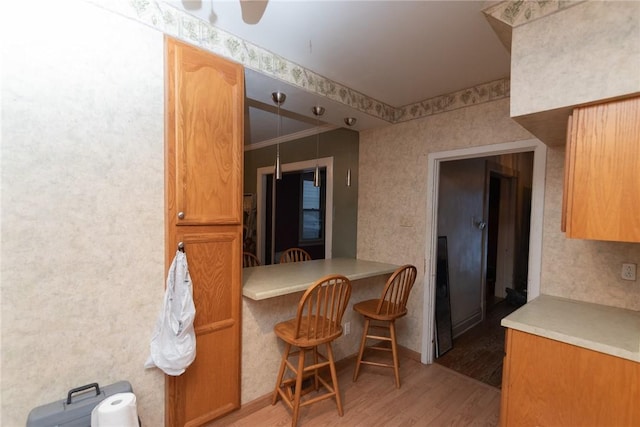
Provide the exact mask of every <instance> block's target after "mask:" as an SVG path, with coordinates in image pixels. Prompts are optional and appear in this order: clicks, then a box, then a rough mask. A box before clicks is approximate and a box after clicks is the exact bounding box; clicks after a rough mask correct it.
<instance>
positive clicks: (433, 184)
mask: <svg viewBox="0 0 640 427" xmlns="http://www.w3.org/2000/svg"><path fill="white" fill-rule="evenodd" d="M546 150H547V147H546V146H545V145H544V144H543V143H542V142H540V141H538V140H536V139H531V140H524V141H514V142H509V143H503V144H494V145H488V146H479V147H471V148H464V149H459V150H452V151H446V152H438V153H431V154H429V156H428V165H427V167H428V170H429V174H428V177H427V190H428V194H427V218H426V223H427V224H428V225H427V230H426V231H427V233H426V234H427V235H426V242H427V248H426V253H427V254H430V256H429V258H428V259H425V264H426V265H427V266H428V267H427V272H426V274H425V286H424V292H425V294H424V316H423V328H422V352H421V361H422V363H427V364H429V363H433V362H434V357H435V336H436V335H435V333H436V328H435V296H436V267H437V262H436V261H437V260H436V257H435V254H436V253H437V241H438V237H439V235H438V222H439V215H438V209H439V190H440V189H439V187H440V169H441V166H442V164H443V163H444V162H446V161H450V160H459V159H472V158H478V157H487V156H499V155H503V154H512V153H523V152H532V153H533V166H532V168H533V171H532V180H531V196H530V200H531V202H530V208H529V209H530V212H531V213H530V215H529V220H530V222H523V223H522V225H521V226H522V227H524V226H525V225H524V224H525V223H526V224H527V225H528V229H529V230H530V232H529V233H527V234H526V237H523V238H522V240H527V241H528V248H529V252H528V257H527V260H526V261H525V262H526V264H527V273H526V274H527V276H526V284H527V300H531V299H533V298H536V297H537V296H538V295H539V294H540V273H541V262H542V218H543V203H544V181H545V168H546ZM483 182H484V181H483ZM484 218H485V216H483V215H479V216H478V217H476V218H473V217H472V218H470V219H469V220H468V224H469V225H470V226H475V227H479V226H480V227H486V224H484V225H483V224H482V222H483V219H484ZM482 281H483V282H484V279H482ZM482 289H483V290H482V291H481V293H480V294H481V295H482V296H483V297H484V294H485V291H484V287H483V288H482ZM481 304H482V306H484V305H485V302H484V299H483V298H481ZM480 317H481V315H480ZM465 320H467V319H465Z"/></svg>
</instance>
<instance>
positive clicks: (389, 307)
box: [353, 264, 417, 388]
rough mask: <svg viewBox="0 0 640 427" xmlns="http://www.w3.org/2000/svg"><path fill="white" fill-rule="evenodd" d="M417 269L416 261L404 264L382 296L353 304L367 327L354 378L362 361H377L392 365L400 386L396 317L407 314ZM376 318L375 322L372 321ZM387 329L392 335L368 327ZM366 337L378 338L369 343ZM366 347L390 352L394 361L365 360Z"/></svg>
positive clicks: (391, 279)
mask: <svg viewBox="0 0 640 427" xmlns="http://www.w3.org/2000/svg"><path fill="white" fill-rule="evenodd" d="M416 274H417V270H416V268H415V267H414V266H413V265H408V264H407V265H403V266H402V267H400V268H398V269H397V270H396V271H394V272H393V274H392V275H391V277H389V280H387V283H386V284H385V286H384V289H383V290H382V296H381V297H380V298H379V299H371V300H367V301H362V302H359V303H357V304H354V306H353V309H354V310H355V311H357V312H358V313H360V314H362V315H363V316H364V330H363V331H362V341H361V342H360V351H359V352H358V358H357V360H356V370H355V372H354V373H353V381H356V380H357V379H358V373H359V372H360V365H361V364H365V365H374V366H382V367H386V368H393V370H394V372H395V375H396V388H400V371H399V367H400V366H399V362H398V349H397V344H396V327H395V321H396V319H398V318H400V317H402V316H404V315H405V314H407V300H408V299H409V293H410V292H411V288H412V287H413V283H414V282H415V281H416ZM371 322H374V323H371ZM370 328H373V329H388V330H389V335H388V336H382V335H370V334H369V329H370ZM367 339H371V340H375V341H376V343H375V344H373V345H370V346H366V345H365V344H366V341H367ZM380 341H388V342H390V343H391V348H389V347H382V346H380V345H379V343H380ZM365 348H367V349H371V350H378V351H384V352H389V351H390V352H391V353H392V357H393V363H383V362H374V361H371V360H363V355H364V350H365Z"/></svg>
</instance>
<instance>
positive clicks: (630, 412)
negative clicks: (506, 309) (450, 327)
mask: <svg viewBox="0 0 640 427" xmlns="http://www.w3.org/2000/svg"><path fill="white" fill-rule="evenodd" d="M507 342H508V348H507V359H508V365H505V371H507V370H508V372H506V375H505V376H504V378H503V385H502V393H503V397H502V402H503V403H502V404H503V408H502V411H501V425H502V426H512V425H517V426H520V425H531V426H533V425H538V426H560V425H563V426H618V427H622V426H637V425H640V405H638V402H640V363H637V362H633V361H630V360H626V359H622V358H618V357H614V356H610V355H607V354H603V353H599V352H596V351H592V350H588V349H584V348H580V347H576V346H573V345H569V344H565V343H561V342H558V341H554V340H550V339H547V338H543V337H539V336H536V335H531V334H528V333H525V332H521V331H516V330H512V329H508V331H507Z"/></svg>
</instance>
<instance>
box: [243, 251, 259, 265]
mask: <svg viewBox="0 0 640 427" xmlns="http://www.w3.org/2000/svg"><path fill="white" fill-rule="evenodd" d="M259 265H260V260H259V259H258V257H257V256H255V255H254V254H252V253H251V252H243V253H242V268H245V267H257V266H259Z"/></svg>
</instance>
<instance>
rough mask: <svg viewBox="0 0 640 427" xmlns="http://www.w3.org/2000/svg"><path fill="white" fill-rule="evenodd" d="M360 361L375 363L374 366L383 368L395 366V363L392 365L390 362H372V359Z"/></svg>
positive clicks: (369, 363) (365, 363) (364, 363)
mask: <svg viewBox="0 0 640 427" xmlns="http://www.w3.org/2000/svg"><path fill="white" fill-rule="evenodd" d="M360 363H362V364H363V365H373V366H380V367H382V368H393V367H394V366H393V365H390V364H388V363H380V362H372V361H370V360H361V361H360Z"/></svg>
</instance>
